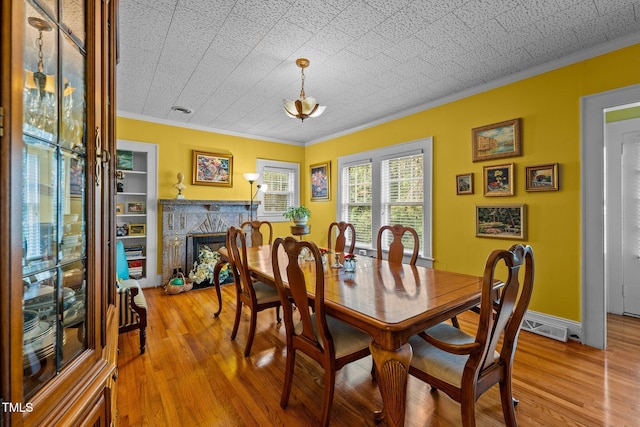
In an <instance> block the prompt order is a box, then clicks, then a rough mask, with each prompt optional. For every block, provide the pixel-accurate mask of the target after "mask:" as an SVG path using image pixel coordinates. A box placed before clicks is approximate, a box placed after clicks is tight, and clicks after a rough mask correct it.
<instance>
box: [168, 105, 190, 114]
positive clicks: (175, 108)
mask: <svg viewBox="0 0 640 427" xmlns="http://www.w3.org/2000/svg"><path fill="white" fill-rule="evenodd" d="M171 110H173V111H177V112H179V113H182V114H191V113H193V110H192V109H191V108H187V107H180V106H178V105H175V106H173V107H171Z"/></svg>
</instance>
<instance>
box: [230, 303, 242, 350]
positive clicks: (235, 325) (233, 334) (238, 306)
mask: <svg viewBox="0 0 640 427" xmlns="http://www.w3.org/2000/svg"><path fill="white" fill-rule="evenodd" d="M241 316H242V301H240V297H238V302H237V303H236V320H235V321H234V322H233V330H232V331H231V339H232V340H235V339H236V334H237V333H238V326H240V317H241Z"/></svg>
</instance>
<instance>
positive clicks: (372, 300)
mask: <svg viewBox="0 0 640 427" xmlns="http://www.w3.org/2000/svg"><path fill="white" fill-rule="evenodd" d="M280 249H281V250H280V251H279V253H278V256H279V257H280V259H279V261H280V263H279V265H280V266H281V269H282V277H283V280H286V278H287V274H286V271H285V269H286V265H287V262H288V259H287V257H286V254H285V253H284V250H282V247H280ZM220 253H221V255H222V256H223V257H226V256H228V253H227V251H226V248H222V249H221V250H220ZM271 258H272V247H271V246H268V245H265V246H259V247H249V248H247V265H248V267H249V270H250V271H251V273H252V275H253V276H255V277H256V278H257V279H259V280H261V281H263V282H265V283H267V284H273V285H274V286H275V283H274V274H273V267H272V260H271ZM343 260H344V257H343V254H338V261H340V262H343ZM300 263H301V264H302V265H303V271H305V276H306V278H307V283H308V287H309V289H308V290H309V294H310V296H312V297H313V291H314V290H315V287H314V283H313V281H314V274H315V263H314V262H308V261H304V260H301V261H300ZM334 263H335V259H334V256H332V255H330V256H329V259H328V260H327V262H326V263H325V264H324V271H325V275H324V280H325V295H324V297H325V306H326V312H327V314H329V315H331V316H333V317H335V318H337V319H340V320H342V321H343V322H346V323H348V324H350V325H352V326H355V327H357V328H358V329H361V330H362V331H364V332H366V333H368V334H369V335H370V336H371V338H372V342H371V345H370V349H371V354H372V356H373V360H374V363H375V365H376V371H377V378H376V380H377V382H378V387H379V388H380V394H381V395H382V400H383V404H384V409H383V410H382V411H380V412H378V413H376V417H377V418H378V419H381V418H385V420H386V421H387V424H388V425H390V426H403V425H404V419H405V402H406V393H407V380H408V373H409V364H410V362H411V357H412V349H411V346H410V345H409V343H408V342H407V341H408V339H409V337H411V336H412V335H415V334H417V333H418V332H420V331H422V330H424V329H426V328H429V327H431V326H434V325H436V324H438V323H440V322H443V321H445V320H448V319H450V318H451V317H453V316H455V315H456V314H459V313H461V312H464V311H466V310H468V309H470V308H472V307H474V306H476V305H478V304H479V303H480V295H481V284H482V278H481V277H477V276H471V275H467V274H460V273H454V272H449V271H443V270H437V269H433V268H427V267H420V266H411V265H407V264H396V263H389V262H387V261H384V260H378V259H375V258H370V257H365V256H361V257H358V258H357V263H356V270H355V272H346V271H345V270H344V268H333V267H332V265H333V264H334ZM497 287H499V284H496V288H497Z"/></svg>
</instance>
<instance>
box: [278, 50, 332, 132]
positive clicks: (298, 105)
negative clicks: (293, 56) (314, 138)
mask: <svg viewBox="0 0 640 427" xmlns="http://www.w3.org/2000/svg"><path fill="white" fill-rule="evenodd" d="M296 65H297V66H298V67H300V71H301V73H302V87H301V89H300V98H298V99H296V100H295V101H290V100H288V99H283V100H282V102H283V103H284V112H285V113H287V115H288V116H289V117H291V118H294V119H300V120H302V121H303V122H304V119H306V118H308V117H318V116H319V115H320V114H322V113H323V112H324V109H325V108H326V107H325V106H320V104H317V103H316V99H315V98H314V97H312V96H310V97H308V98H307V97H306V95H305V93H304V69H305V68H307V67H308V66H309V60H308V59H306V58H298V59H297V60H296Z"/></svg>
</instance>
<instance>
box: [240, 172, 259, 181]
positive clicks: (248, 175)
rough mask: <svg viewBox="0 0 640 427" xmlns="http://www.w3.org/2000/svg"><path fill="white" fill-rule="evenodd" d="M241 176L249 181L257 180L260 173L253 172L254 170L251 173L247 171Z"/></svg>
mask: <svg viewBox="0 0 640 427" xmlns="http://www.w3.org/2000/svg"><path fill="white" fill-rule="evenodd" d="M242 176H244V179H246V180H247V181H249V182H253V181H255V180H257V179H258V178H260V174H259V173H255V172H253V173H250V172H247V173H244V174H242Z"/></svg>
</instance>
